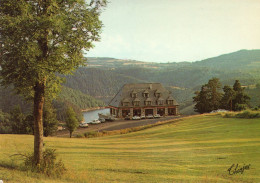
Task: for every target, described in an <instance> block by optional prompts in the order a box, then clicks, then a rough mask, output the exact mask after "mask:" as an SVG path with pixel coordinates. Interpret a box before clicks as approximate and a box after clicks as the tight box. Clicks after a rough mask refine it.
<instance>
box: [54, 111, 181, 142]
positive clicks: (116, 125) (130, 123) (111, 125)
mask: <svg viewBox="0 0 260 183" xmlns="http://www.w3.org/2000/svg"><path fill="white" fill-rule="evenodd" d="M176 118H181V117H180V116H167V117H162V118H157V119H143V120H116V121H113V122H105V123H101V124H96V125H92V124H90V125H89V127H88V128H78V129H77V130H75V131H74V132H73V136H76V135H77V134H83V133H85V132H90V131H100V132H101V131H113V130H121V129H126V128H132V127H138V126H144V125H148V124H154V123H157V122H159V121H166V120H169V119H176ZM56 136H57V137H69V131H68V130H62V131H58V132H57V134H56Z"/></svg>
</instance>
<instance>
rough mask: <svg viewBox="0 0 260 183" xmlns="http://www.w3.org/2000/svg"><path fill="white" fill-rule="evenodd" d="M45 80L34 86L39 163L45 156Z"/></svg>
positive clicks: (35, 144) (35, 140)
mask: <svg viewBox="0 0 260 183" xmlns="http://www.w3.org/2000/svg"><path fill="white" fill-rule="evenodd" d="M44 90H45V82H42V83H40V82H37V83H36V85H35V87H34V92H35V93H34V109H33V116H34V160H35V164H36V165H39V164H40V163H41V160H42V156H43V120H42V114H43V104H44Z"/></svg>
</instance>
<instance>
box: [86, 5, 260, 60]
mask: <svg viewBox="0 0 260 183" xmlns="http://www.w3.org/2000/svg"><path fill="white" fill-rule="evenodd" d="M101 20H102V21H103V24H104V28H103V33H102V34H101V41H100V42H97V43H95V48H94V49H92V50H90V51H89V53H88V54H87V55H86V56H92V57H113V58H121V59H133V60H139V61H153V62H180V61H197V60H202V59H205V58H209V57H213V56H218V55H220V54H224V53H229V52H234V51H237V50H240V49H259V48H260V0H160V1H159V0H110V3H109V4H108V6H107V7H106V9H105V10H104V12H103V13H102V16H101Z"/></svg>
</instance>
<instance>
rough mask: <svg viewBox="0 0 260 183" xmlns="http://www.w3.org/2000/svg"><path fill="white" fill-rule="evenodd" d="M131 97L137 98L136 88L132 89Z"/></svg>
mask: <svg viewBox="0 0 260 183" xmlns="http://www.w3.org/2000/svg"><path fill="white" fill-rule="evenodd" d="M131 97H132V98H136V97H137V92H136V91H135V90H133V91H132V93H131Z"/></svg>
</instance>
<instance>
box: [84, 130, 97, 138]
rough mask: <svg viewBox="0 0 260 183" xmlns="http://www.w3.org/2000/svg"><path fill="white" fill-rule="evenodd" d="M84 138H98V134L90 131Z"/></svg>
mask: <svg viewBox="0 0 260 183" xmlns="http://www.w3.org/2000/svg"><path fill="white" fill-rule="evenodd" d="M84 136H85V137H86V138H91V137H99V136H100V134H99V132H95V131H92V132H86V133H84Z"/></svg>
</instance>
